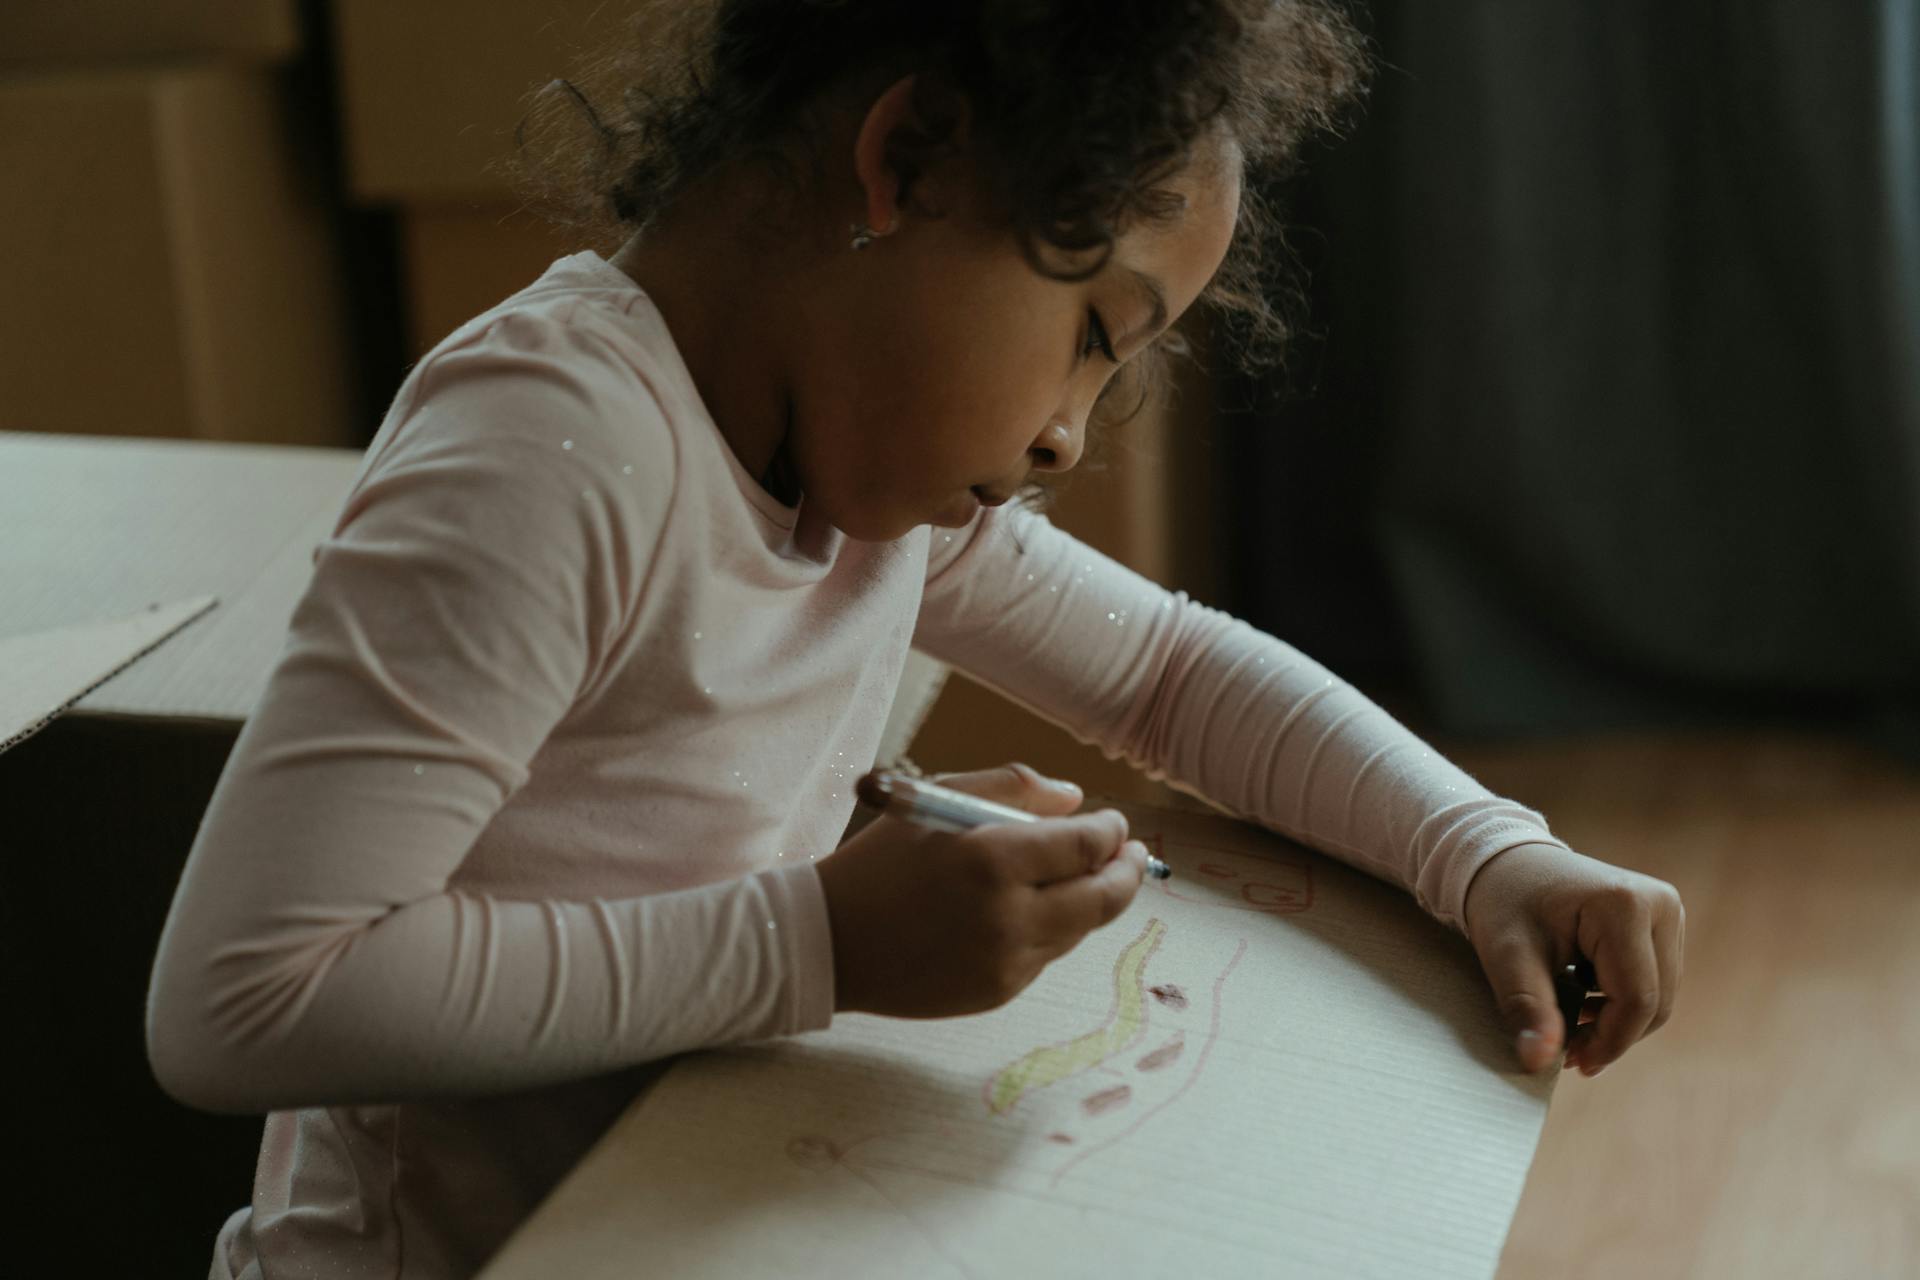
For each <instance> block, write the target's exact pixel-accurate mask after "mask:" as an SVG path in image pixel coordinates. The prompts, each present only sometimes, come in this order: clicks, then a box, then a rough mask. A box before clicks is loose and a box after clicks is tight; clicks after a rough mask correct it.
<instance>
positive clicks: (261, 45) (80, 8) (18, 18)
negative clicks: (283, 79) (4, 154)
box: [0, 0, 300, 68]
mask: <svg viewBox="0 0 1920 1280" xmlns="http://www.w3.org/2000/svg"><path fill="white" fill-rule="evenodd" d="M299 48H300V17H299V12H298V9H297V8H296V6H295V0H136V2H135V3H128V0H7V3H6V4H4V5H0V67H5V68H18V67H22V66H28V65H34V66H44V65H47V64H59V63H66V64H73V63H94V62H113V61H122V60H134V59H154V58H183V57H184V58H217V59H222V60H233V61H243V62H278V61H282V60H284V59H287V58H290V57H292V56H293V55H294V54H295V53H296V52H298V50H299Z"/></svg>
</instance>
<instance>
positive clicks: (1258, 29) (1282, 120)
mask: <svg viewBox="0 0 1920 1280" xmlns="http://www.w3.org/2000/svg"><path fill="white" fill-rule="evenodd" d="M633 25H634V31H635V38H634V39H633V40H632V41H630V42H629V43H628V44H627V45H626V46H624V47H622V48H619V49H615V50H611V51H606V52H602V53H600V54H599V55H597V56H596V57H594V58H593V59H591V60H590V61H589V62H588V63H587V65H585V66H584V67H583V68H582V69H581V71H580V74H579V75H578V76H576V77H575V79H574V80H555V81H552V82H550V83H549V84H548V85H546V86H545V87H544V88H543V89H541V90H538V91H536V92H535V94H534V95H533V101H532V105H531V107H530V109H529V111H528V114H527V116H526V117H524V118H523V119H522V121H521V132H520V141H521V147H520V151H521V154H520V156H519V157H518V158H517V159H516V160H515V161H514V162H512V163H511V165H510V169H511V171H512V173H513V176H514V177H515V179H516V180H517V183H518V185H519V186H520V187H521V188H522V190H523V191H525V192H526V194H527V195H528V196H529V197H530V198H531V199H532V200H533V202H534V203H536V204H538V205H540V206H543V207H544V208H545V210H546V211H547V213H548V215H549V216H550V217H553V218H555V219H556V220H557V221H561V222H564V223H566V224H568V225H571V226H573V227H575V228H579V229H584V230H587V231H590V232H596V233H601V234H611V233H613V232H615V231H618V230H620V229H623V228H624V229H625V230H627V231H631V230H633V229H636V228H640V227H644V226H645V225H646V224H647V223H648V222H649V221H650V220H652V219H654V218H656V217H658V216H659V215H660V214H661V213H662V212H663V211H665V210H666V209H667V208H669V207H670V206H671V205H672V204H673V202H674V200H675V199H676V197H678V196H679V195H680V194H681V193H682V192H684V191H685V190H686V189H687V188H688V187H689V186H690V185H692V184H693V183H695V182H697V181H698V180H699V179H700V178H701V177H702V176H704V175H706V174H708V173H710V172H712V171H713V170H714V169H715V168H716V167H717V166H718V165H720V164H721V163H722V162H723V161H727V160H731V159H736V158H740V157H743V156H744V155H746V154H748V153H756V154H755V155H754V159H755V160H756V162H758V163H760V164H763V165H766V166H768V167H770V168H771V169H773V170H775V171H784V172H785V173H786V174H788V176H789V177H800V176H802V174H801V167H802V166H801V165H800V163H799V156H803V155H805V153H806V150H807V148H806V144H807V142H808V141H809V139H810V137H811V136H812V135H813V134H814V133H815V132H816V130H815V123H816V119H817V117H816V115H815V109H816V108H817V107H819V106H821V105H822V104H824V103H826V102H828V101H830V100H832V99H833V98H834V96H835V95H836V94H838V93H840V92H841V91H843V90H846V91H854V90H860V91H866V92H869V93H870V94H877V93H878V92H879V91H880V90H881V89H883V88H884V87H885V86H886V85H888V84H890V83H892V82H893V81H894V80H896V79H898V78H899V77H901V76H904V75H907V74H914V75H916V86H917V89H918V91H917V92H916V102H915V107H916V113H917V114H918V115H919V117H920V118H921V119H922V120H923V121H928V122H930V123H928V124H927V126H926V127H925V128H924V129H923V130H922V131H920V132H919V134H918V135H917V136H905V137H896V139H895V142H894V146H893V154H892V155H891V156H890V159H891V161H892V162H893V164H894V165H895V167H896V169H897V171H899V172H900V173H901V174H902V179H903V192H902V195H903V198H905V197H907V196H910V195H911V190H910V188H911V184H912V179H913V177H914V175H915V174H916V173H917V172H918V171H919V170H920V169H921V168H923V167H924V162H925V160H926V159H927V158H929V157H930V156H931V155H933V154H934V152H935V151H936V150H937V149H938V148H939V147H940V145H941V144H942V143H943V142H944V141H946V140H947V137H948V134H947V130H948V128H949V127H950V125H951V123H952V117H951V114H950V113H947V112H944V111H943V109H942V106H941V98H942V95H943V94H948V95H949V96H950V91H957V92H958V93H960V94H963V95H964V96H965V99H966V101H967V103H968V106H969V108H970V111H971V120H972V124H971V127H972V130H973V132H974V134H975V136H976V137H977V138H979V139H981V140H982V141H984V143H985V144H986V145H985V146H984V148H983V152H984V154H985V155H986V157H987V159H986V162H985V165H984V173H983V175H982V176H983V177H984V179H985V180H986V182H987V183H988V184H989V190H990V191H991V192H992V193H993V194H994V195H995V196H996V197H997V198H998V201H999V204H1000V207H1001V208H1003V209H1004V211H1005V213H1006V216H1007V219H1008V221H1009V223H1010V225H1011V227H1012V229H1013V230H1014V232H1015V233H1016V234H1017V235H1018V236H1019V237H1020V239H1021V242H1022V244H1023V246H1024V247H1025V250H1026V254H1027V257H1028V260H1029V261H1030V262H1031V263H1032V264H1033V266H1034V268H1035V269H1036V270H1038V271H1040V272H1042V273H1044V274H1047V275H1050V276H1053V277H1055V278H1059V279H1078V278H1084V277H1085V276H1088V275H1091V274H1093V273H1094V272H1096V271H1098V270H1099V268H1100V266H1101V265H1102V264H1103V263H1104V260H1105V255H1106V254H1107V253H1108V252H1110V251H1111V248H1112V244H1113V241H1114V238H1115V237H1116V236H1117V235H1118V234H1120V233H1121V232H1123V231H1124V230H1125V229H1126V228H1127V227H1128V226H1129V225H1131V224H1133V223H1134V222H1136V221H1138V220H1142V219H1147V220H1151V219H1155V218H1158V217H1162V216H1165V215H1166V213H1167V212H1169V210H1168V207H1167V201H1166V193H1165V191H1164V190H1163V185H1162V184H1164V183H1165V182H1166V181H1167V180H1168V179H1169V178H1170V177H1172V176H1173V175H1174V174H1176V173H1178V172H1179V171H1180V170H1181V169H1182V168H1183V167H1184V166H1185V165H1186V164H1187V163H1188V162H1189V160H1190V159H1191V158H1192V157H1193V156H1194V155H1195V154H1196V144H1197V143H1199V142H1201V141H1202V140H1203V137H1204V136H1205V135H1206V134H1207V133H1208V132H1209V131H1210V130H1212V129H1214V128H1224V129H1225V130H1226V132H1227V133H1229V134H1230V135H1231V136H1232V138H1233V139H1234V140H1235V142H1236V143H1237V144H1238V146H1239V148H1240V151H1241V154H1242V156H1243V158H1244V162H1245V165H1246V177H1245V181H1244V182H1243V183H1242V197H1241V209H1240V223H1239V226H1238V229H1237V230H1236V232H1235V235H1234V240H1233V244H1232V246H1231V247H1230V248H1229V250H1228V253H1227V257H1226V260H1225V262H1224V263H1223V264H1222V266H1221V268H1220V270H1219V272H1218V273H1217V274H1216V275H1215V277H1214V279H1213V280H1212V281H1211V282H1210V284H1209V286H1208V288H1207V290H1206V291H1205V293H1203V294H1202V297H1201V300H1202V301H1203V302H1205V303H1207V304H1210V305H1211V306H1212V308H1213V309H1214V310H1215V311H1216V312H1217V313H1219V314H1220V316H1221V317H1222V319H1224V321H1225V322H1226V323H1225V325H1224V329H1225V331H1226V336H1227V339H1228V342H1229V343H1230V345H1231V347H1232V350H1233V353H1234V354H1235V355H1236V356H1237V357H1238V358H1239V361H1240V363H1241V364H1242V365H1243V366H1246V367H1248V368H1255V367H1259V366H1261V365H1263V364H1268V363H1278V362H1280V359H1281V356H1282V353H1283V350H1284V345H1285V341H1286V338H1287V336H1288V333H1289V329H1290V325H1289V322H1288V318H1287V317H1288V314H1289V312H1290V311H1291V310H1292V304H1293V302H1294V300H1295V299H1296V297H1297V294H1295V293H1293V292H1292V291H1290V290H1288V289H1287V288H1286V287H1284V285H1285V276H1286V273H1285V271H1284V269H1283V268H1284V264H1285V262H1286V260H1287V255H1286V253H1285V251H1284V243H1283V241H1282V238H1281V234H1280V226H1279V223H1278V220H1277V218H1276V217H1275V216H1274V213H1273V211H1272V209H1271V208H1270V207H1269V205H1268V203H1267V200H1266V198H1265V196H1264V195H1263V187H1269V186H1270V185H1271V181H1272V180H1273V179H1275V178H1278V177H1281V176H1284V175H1285V174H1286V173H1288V172H1289V171H1291V169H1292V168H1293V167H1294V165H1295V163H1296V161H1297V158H1298V155H1299V152H1300V148H1301V145H1302V143H1303V142H1305V141H1306V140H1307V139H1308V138H1310V137H1311V136H1313V135H1314V134H1315V133H1317V132H1320V131H1323V130H1324V131H1328V132H1339V131H1340V130H1341V128H1342V127H1343V126H1344V123H1345V117H1346V113H1347V111H1348V109H1349V108H1351V107H1353V106H1355V105H1357V103H1358V102H1359V100H1360V99H1361V98H1362V96H1363V95H1364V92H1365V87H1366V82H1367V79H1368V75H1369V70H1370V60H1369V57H1368V55H1367V52H1366V41H1365V39H1364V37H1362V36H1361V35H1360V33H1359V32H1358V31H1357V30H1356V29H1355V27H1354V25H1353V24H1352V22H1351V21H1350V20H1349V19H1348V17H1347V15H1346V13H1345V12H1344V11H1343V10H1342V9H1341V8H1340V7H1338V0H704V2H701V3H689V2H688V0H654V2H653V3H651V4H648V5H647V6H646V7H645V8H643V9H642V10H641V11H640V12H639V13H638V14H637V15H636V16H635V18H634V20H633ZM576 80H577V81H578V82H579V83H580V84H585V85H587V86H589V89H588V90H586V91H583V90H582V89H581V88H580V87H579V86H578V85H577V84H576V83H575V81H576ZM601 91H611V92H613V93H615V94H617V96H618V100H619V103H620V109H619V111H618V112H614V113H604V114H603V113H602V112H601V111H599V110H598V109H596V108H595V106H594V105H593V94H594V93H595V92H601ZM553 105H562V106H564V107H566V108H567V112H566V113H565V114H566V115H570V116H571V117H572V118H573V119H574V120H576V121H577V120H578V119H580V117H582V116H584V118H585V120H586V121H587V122H589V123H590V125H591V127H592V132H591V133H590V134H587V133H585V132H583V131H582V130H581V129H578V128H573V129H565V128H563V129H560V130H559V131H558V132H553V131H543V133H542V134H541V135H540V137H539V138H538V139H536V140H534V142H533V143H532V144H530V140H529V137H528V134H527V126H528V125H529V123H535V124H539V123H542V117H543V111H542V109H543V108H545V107H548V106H553ZM943 122H944V123H943ZM545 123H549V124H550V123H552V122H551V120H547V121H545ZM796 143H799V144H801V145H800V146H798V147H796V146H795V144H796ZM814 160H815V162H816V164H817V162H818V156H817V155H816V156H814ZM1176 341H1177V340H1176Z"/></svg>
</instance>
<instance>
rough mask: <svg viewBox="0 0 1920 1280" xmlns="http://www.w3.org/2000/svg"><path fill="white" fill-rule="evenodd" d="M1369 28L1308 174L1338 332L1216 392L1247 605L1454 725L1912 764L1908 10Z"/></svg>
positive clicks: (1654, 14)
mask: <svg viewBox="0 0 1920 1280" xmlns="http://www.w3.org/2000/svg"><path fill="white" fill-rule="evenodd" d="M1372 22H1373V32H1374V35H1375V38H1376V40H1377V42H1378V47H1379V54H1380V57H1381V70H1380V73H1379V77H1378V80H1377V82H1376V86H1375V91H1374V94H1373V99H1372V102H1371V104H1370V106H1369V108H1368V110H1367V112H1366V114H1365V116H1364V118H1363V119H1362V120H1361V122H1360V123H1359V124H1358V125H1357V127H1356V128H1355V129H1354V130H1353V131H1352V135H1351V137H1350V138H1348V139H1347V140H1346V141H1345V142H1342V143H1339V144H1337V145H1333V146H1330V147H1327V148H1324V149H1323V151H1322V153H1321V154H1319V155H1317V156H1315V157H1314V158H1313V161H1312V167H1311V168H1310V170H1309V171H1308V173H1307V174H1306V176H1305V177H1304V179H1303V180H1301V181H1298V182H1296V183H1295V184H1294V186H1293V187H1292V188H1291V189H1290V190H1289V191H1288V192H1287V197H1288V199H1289V202H1290V204H1291V206H1292V209H1293V213H1294V221H1295V222H1296V224H1297V226H1296V229H1295V231H1294V233H1293V240H1294V243H1295V246H1296V248H1297V250H1298V252H1299V253H1300V255H1301V258H1302V261H1303V264H1304V265H1305V267H1306V268H1307V269H1308V270H1309V271H1310V272H1311V274H1312V281H1311V286H1310V289H1311V294H1312V299H1313V304H1314V316H1313V327H1314V329H1315V332H1316V334H1317V335H1318V336H1317V337H1314V338H1310V339H1309V340H1307V341H1305V342H1303V344H1302V345H1301V346H1300V348H1299V349H1298V350H1296V352H1295V368H1294V370H1293V375H1292V382H1291V384H1290V386H1286V387H1283V386H1281V385H1279V384H1276V383H1274V382H1272V381H1271V380H1269V381H1266V382H1258V383H1250V382H1247V381H1245V380H1240V381H1231V380H1230V381H1229V383H1228V385H1226V386H1224V387H1223V388H1222V391H1221V400H1222V402H1223V403H1224V404H1227V405H1229V406H1232V407H1237V408H1239V409H1240V410H1241V412H1238V413H1235V414H1233V415H1231V416H1230V417H1229V418H1228V419H1227V420H1226V421H1225V422H1224V423H1223V428H1224V429H1225V430H1226V432H1227V434H1228V435H1229V436H1230V437H1231V441H1232V443H1231V446H1230V450H1229V451H1230V453H1231V455H1232V456H1233V458H1234V459H1235V466H1236V469H1235V472H1234V474H1233V475H1232V476H1229V477H1227V478H1226V479H1225V481H1224V484H1225V486H1226V487H1227V489H1228V490H1229V491H1230V492H1231V494H1232V503H1231V506H1232V510H1233V515H1232V517H1231V522H1232V524H1231V528H1230V530H1229V533H1228V537H1227V542H1228V543H1229V545H1231V546H1233V547H1234V548H1236V559H1235V563H1234V566H1233V573H1232V580H1233V587H1232V590H1231V597H1232V599H1231V603H1232V604H1233V605H1235V606H1236V607H1237V608H1238V609H1239V610H1240V611H1241V612H1243V613H1244V614H1246V615H1248V616H1249V617H1250V618H1251V619H1252V620H1253V621H1255V622H1257V623H1259V624H1260V625H1263V626H1266V627H1267V628H1268V629H1270V630H1273V631H1275V632H1276V633H1278V634H1280V635H1282V636H1283V637H1287V638H1289V639H1293V640H1295V641H1296V642H1297V643H1300V644H1301V645H1302V647H1304V648H1307V649H1308V651H1309V652H1313V653H1314V654H1315V656H1316V657H1320V658H1321V659H1322V660H1323V661H1326V662H1328V663H1329V664H1331V665H1333V666H1335V667H1336V669H1342V670H1348V671H1352V672H1355V673H1357V675H1358V676H1359V677H1360V678H1362V680H1363V683H1364V682H1366V681H1372V682H1374V683H1376V684H1380V685H1386V686H1391V685H1394V684H1396V683H1398V684H1400V685H1403V686H1405V687H1406V688H1408V689H1409V690H1410V691H1412V692H1413V693H1414V695H1415V696H1416V697H1417V699H1418V700H1419V702H1420V703H1421V705H1422V707H1423V708H1424V709H1425V711H1426V712H1427V713H1428V714H1429V715H1430V716H1431V717H1432V719H1433V721H1434V723H1435V724H1436V726H1437V727H1438V728H1439V729H1441V730H1443V731H1449V732H1454V733H1462V734H1489V735H1491V734H1534V733H1568V732H1579V731H1589V730H1595V729H1606V728H1613V727H1624V726H1629V725H1650V724H1687V723H1743V722H1752V721H1791V722H1799V721H1819V722H1822V723H1823V724H1826V725H1829V726H1832V727H1839V728H1842V729H1850V730H1853V731H1857V732H1858V733H1860V734H1862V735H1865V736H1868V737H1871V738H1874V739H1876V740H1878V741H1880V742H1882V743H1884V744H1885V745H1888V746H1891V747H1894V748H1896V749H1899V750H1903V751H1905V752H1907V753H1910V754H1912V755H1914V756H1915V757H1916V758H1920V132H1917V129H1920V125H1917V123H1916V122H1920V102H1917V100H1916V97H1917V94H1920V71H1917V70H1916V69H1917V68H1920V17H1916V8H1915V6H1914V5H1913V4H1912V3H1911V2H1910V0H1862V2H1861V3H1850V4H1845V5H1832V6H1812V5H1803V4H1797V3H1792V2H1791V0H1758V2H1756V3H1748V4H1742V5H1692V6H1679V7H1675V6H1660V7H1654V6H1647V5H1593V4H1585V3H1571V2H1567V0H1559V2H1555V3H1546V4H1538V5H1528V6H1515V5H1506V4H1496V3H1492V2H1491V0H1474V2H1467V3H1455V4H1447V5H1433V4H1427V3H1415V2H1414V0H1379V2H1378V3H1376V4H1374V5H1373V6H1372ZM1249 406H1251V408H1250V409H1249Z"/></svg>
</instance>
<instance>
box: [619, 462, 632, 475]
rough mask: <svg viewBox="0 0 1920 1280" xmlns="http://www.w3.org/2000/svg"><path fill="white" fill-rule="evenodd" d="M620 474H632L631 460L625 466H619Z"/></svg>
mask: <svg viewBox="0 0 1920 1280" xmlns="http://www.w3.org/2000/svg"><path fill="white" fill-rule="evenodd" d="M620 474H621V475H623V476H630V475H632V474H633V464H632V463H631V462H629V463H628V464H627V465H626V466H624V467H622V468H620Z"/></svg>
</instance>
